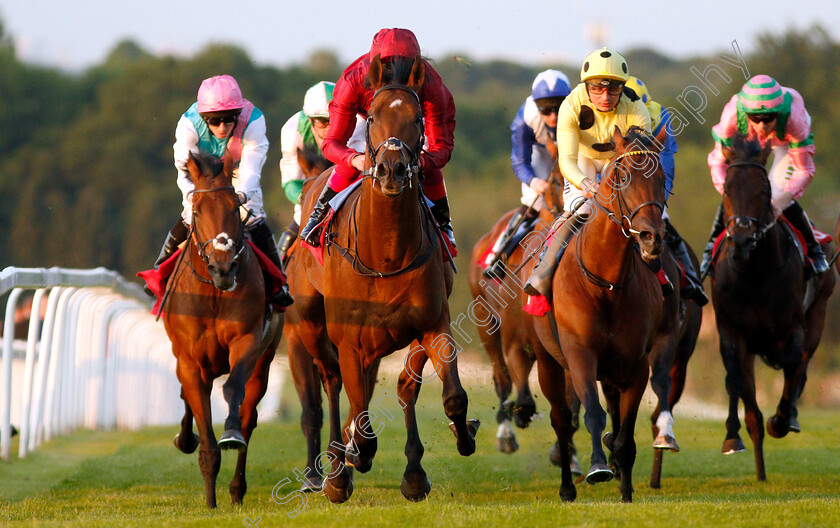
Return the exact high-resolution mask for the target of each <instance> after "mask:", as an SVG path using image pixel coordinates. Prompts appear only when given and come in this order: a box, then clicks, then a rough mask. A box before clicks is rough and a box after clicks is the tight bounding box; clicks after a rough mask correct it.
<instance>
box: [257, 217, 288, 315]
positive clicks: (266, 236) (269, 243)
mask: <svg viewBox="0 0 840 528" xmlns="http://www.w3.org/2000/svg"><path fill="white" fill-rule="evenodd" d="M248 233H249V234H250V235H251V242H253V243H254V245H255V246H257V248H259V250H260V251H262V252H263V254H264V255H265V256H266V257H268V259H269V260H270V261H271V262H272V263H274V265H275V266H277V269H279V270H280V271H283V263H282V262H281V261H280V253H278V252H277V246H276V245H275V244H274V235H272V234H271V229H270V228H269V227H268V224H267V223H265V220H261V221H259V222H258V223H257V224H255V225H254V226H253V227H251V228H250V229H249V231H248ZM268 302H269V303H271V304H277V305H279V306H289V305H291V304H292V303H293V302H295V300H294V299H293V298H292V294H291V293H289V285H288V284H283V287H282V288H280V291H279V292H277V293H275V294H274V296H273V297H272V298H271V299H269V300H268Z"/></svg>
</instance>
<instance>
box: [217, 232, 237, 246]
mask: <svg viewBox="0 0 840 528" xmlns="http://www.w3.org/2000/svg"><path fill="white" fill-rule="evenodd" d="M234 246H235V244H234V242H233V239H232V238H230V237H229V236H228V234H227V233H225V232H222V233H219V234H218V235H216V238H214V239H213V249H217V250H219V251H232V250H233V248H234Z"/></svg>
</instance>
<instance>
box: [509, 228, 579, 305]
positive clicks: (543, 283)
mask: <svg viewBox="0 0 840 528" xmlns="http://www.w3.org/2000/svg"><path fill="white" fill-rule="evenodd" d="M563 215H564V217H566V220H565V221H564V222H563V223H562V224H561V225H560V227H559V228H558V229H557V231H555V233H554V237H553V238H552V239H551V242H550V243H549V244H548V245H546V246H543V250H542V253H540V261H539V262H538V263H537V265H536V266H534V270H533V271H532V272H531V276H530V277H528V281H527V282H526V283H525V287H524V288H523V289H524V290H525V293H527V294H528V295H544V296H545V297H549V296H550V295H551V281H552V280H553V279H554V271H555V270H556V269H557V263H558V262H560V257H561V256H562V255H563V252H564V251H565V249H566V246H567V245H568V243H569V240H570V239H571V238H572V235H574V234H575V233H576V232H577V231H578V230H579V229H580V226H582V225H583V224H584V223H585V222H586V219H587V216H583V215H581V216H577V215H575V216H572V217H571V218H569V217H568V216H566V215H568V213H563Z"/></svg>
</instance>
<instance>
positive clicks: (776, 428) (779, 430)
mask: <svg viewBox="0 0 840 528" xmlns="http://www.w3.org/2000/svg"><path fill="white" fill-rule="evenodd" d="M789 432H790V420H785V419H784V418H781V417H780V416H779V415H778V414H774V415H773V416H771V417H770V419H769V420H767V434H769V435H770V436H772V437H773V438H782V437H784V436H785V435H787V434H788V433H789Z"/></svg>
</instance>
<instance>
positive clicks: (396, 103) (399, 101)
mask: <svg viewBox="0 0 840 528" xmlns="http://www.w3.org/2000/svg"><path fill="white" fill-rule="evenodd" d="M402 103H403V102H402V99H395V100H393V101H391V104H390V105H389V107H390V108H399V107H400V106H402Z"/></svg>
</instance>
